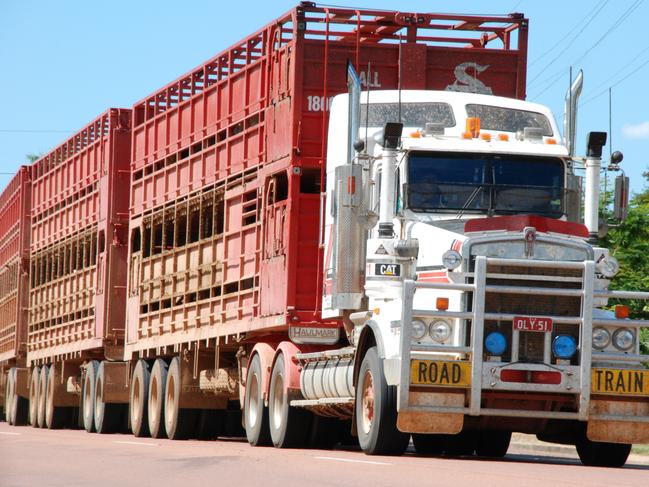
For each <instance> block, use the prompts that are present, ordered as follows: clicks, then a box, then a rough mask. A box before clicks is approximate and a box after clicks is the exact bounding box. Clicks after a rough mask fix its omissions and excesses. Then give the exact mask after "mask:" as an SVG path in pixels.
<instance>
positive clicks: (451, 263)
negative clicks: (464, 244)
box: [442, 250, 462, 271]
mask: <svg viewBox="0 0 649 487" xmlns="http://www.w3.org/2000/svg"><path fill="white" fill-rule="evenodd" d="M461 263H462V256H461V255H460V253H459V252H458V251H457V250H447V251H446V252H444V255H442V264H444V267H446V268H447V269H448V270H450V271H452V270H453V269H456V268H458V267H460V264H461Z"/></svg>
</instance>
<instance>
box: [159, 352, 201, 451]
mask: <svg viewBox="0 0 649 487" xmlns="http://www.w3.org/2000/svg"><path fill="white" fill-rule="evenodd" d="M180 384H181V375H180V359H179V358H178V357H174V358H173V360H172V361H171V364H169V370H168V371H167V383H166V385H165V393H164V398H165V399H164V400H165V406H164V417H165V418H164V422H165V430H166V431H167V437H168V438H169V439H170V440H186V439H187V438H189V436H190V434H191V433H193V432H194V429H195V426H196V423H197V419H198V414H199V413H200V409H185V408H181V407H180Z"/></svg>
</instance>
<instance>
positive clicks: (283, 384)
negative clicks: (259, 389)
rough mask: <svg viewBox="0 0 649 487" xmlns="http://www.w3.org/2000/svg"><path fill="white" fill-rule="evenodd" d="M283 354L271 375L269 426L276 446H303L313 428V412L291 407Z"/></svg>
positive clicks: (278, 356) (279, 356) (277, 360)
mask: <svg viewBox="0 0 649 487" xmlns="http://www.w3.org/2000/svg"><path fill="white" fill-rule="evenodd" d="M285 368H286V366H285V364H284V356H283V354H281V353H280V354H278V355H277V357H276V358H275V365H273V371H272V372H271V375H270V395H269V398H268V427H269V429H270V438H271V440H272V442H273V445H274V446H275V447H276V448H301V447H304V446H305V445H306V442H307V439H308V436H309V432H310V431H309V430H310V428H311V420H312V417H311V413H309V412H308V411H306V410H304V409H300V408H295V407H291V405H290V397H289V396H288V389H287V382H288V378H287V372H286V370H285Z"/></svg>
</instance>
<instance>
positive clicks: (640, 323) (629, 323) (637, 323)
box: [593, 319, 649, 328]
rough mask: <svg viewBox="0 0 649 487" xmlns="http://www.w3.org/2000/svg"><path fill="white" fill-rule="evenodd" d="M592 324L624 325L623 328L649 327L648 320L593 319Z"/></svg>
mask: <svg viewBox="0 0 649 487" xmlns="http://www.w3.org/2000/svg"><path fill="white" fill-rule="evenodd" d="M593 326H624V327H625V328H642V327H645V326H646V327H649V320H602V319H599V320H593Z"/></svg>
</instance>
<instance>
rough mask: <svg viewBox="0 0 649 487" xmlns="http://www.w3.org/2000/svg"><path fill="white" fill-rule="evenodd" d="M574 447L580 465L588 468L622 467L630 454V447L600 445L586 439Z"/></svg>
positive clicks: (617, 444) (615, 444)
mask: <svg viewBox="0 0 649 487" xmlns="http://www.w3.org/2000/svg"><path fill="white" fill-rule="evenodd" d="M575 446H576V447H577V454H578V455H579V459H580V460H581V463H582V464H584V465H586V466H588V467H615V468H617V467H623V466H624V464H625V463H626V460H627V458H629V453H631V445H625V444H620V443H600V442H597V441H590V440H589V439H587V438H584V439H582V440H580V441H578V442H577V444H576V445H575Z"/></svg>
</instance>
